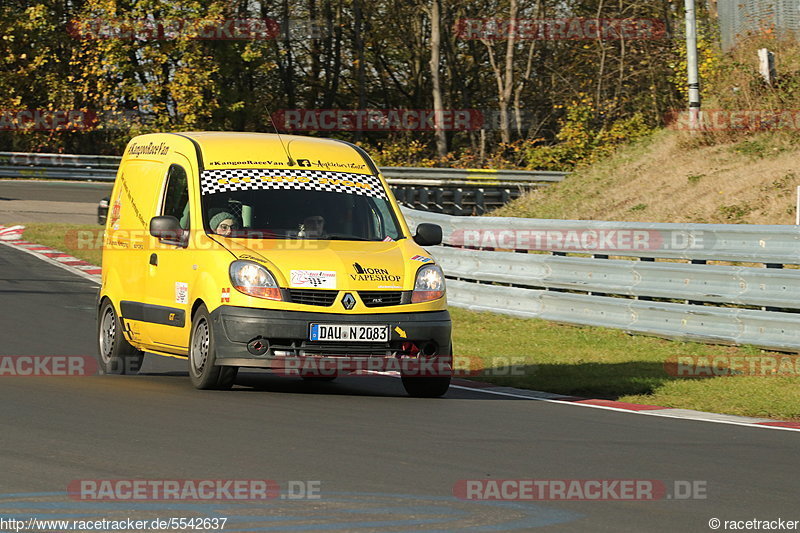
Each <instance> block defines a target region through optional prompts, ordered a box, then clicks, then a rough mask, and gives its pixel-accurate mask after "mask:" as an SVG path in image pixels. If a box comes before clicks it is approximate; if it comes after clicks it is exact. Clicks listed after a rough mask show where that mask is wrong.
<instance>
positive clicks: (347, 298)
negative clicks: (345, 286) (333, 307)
mask: <svg viewBox="0 0 800 533" xmlns="http://www.w3.org/2000/svg"><path fill="white" fill-rule="evenodd" d="M342 305H343V306H344V308H345V309H347V310H348V311H349V310H350V309H352V308H353V307H355V306H356V299H355V297H353V295H352V294H350V293H349V292H348V293H346V294H345V295H344V298H342Z"/></svg>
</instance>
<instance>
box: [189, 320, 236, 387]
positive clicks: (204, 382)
mask: <svg viewBox="0 0 800 533" xmlns="http://www.w3.org/2000/svg"><path fill="white" fill-rule="evenodd" d="M215 361H216V355H215V345H214V330H213V328H212V327H211V318H210V317H209V314H208V309H206V306H205V305H201V306H200V307H199V308H198V309H197V312H196V313H195V315H194V319H193V320H192V335H191V338H190V339H189V378H190V379H191V380H192V385H194V386H195V388H197V389H218V390H223V389H230V388H231V387H232V386H233V381H234V380H235V379H236V374H237V373H238V370H239V369H238V368H237V367H232V366H217V365H215V364H214V362H215Z"/></svg>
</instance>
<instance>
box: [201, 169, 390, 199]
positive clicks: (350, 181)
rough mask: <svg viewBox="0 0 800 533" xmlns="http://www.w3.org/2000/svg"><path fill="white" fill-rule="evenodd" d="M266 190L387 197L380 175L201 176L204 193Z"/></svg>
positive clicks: (260, 172) (271, 172)
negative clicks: (293, 190)
mask: <svg viewBox="0 0 800 533" xmlns="http://www.w3.org/2000/svg"><path fill="white" fill-rule="evenodd" d="M263 189H295V190H306V191H328V192H338V193H344V194H357V195H360V196H374V197H376V198H386V191H385V190H384V189H383V185H381V181H380V179H379V178H378V177H377V176H369V175H366V174H353V173H350V172H330V171H325V170H294V169H286V170H281V169H260V168H226V169H214V170H204V171H203V172H202V173H201V174H200V190H201V193H202V194H204V195H206V194H216V193H220V192H231V191H248V190H249V191H255V190H263Z"/></svg>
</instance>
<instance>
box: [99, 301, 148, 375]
mask: <svg viewBox="0 0 800 533" xmlns="http://www.w3.org/2000/svg"><path fill="white" fill-rule="evenodd" d="M143 360H144V352H142V351H140V350H137V349H136V348H134V347H133V346H131V344H130V343H129V342H128V340H127V339H126V338H125V334H124V333H123V331H122V324H121V322H120V320H119V316H118V315H117V311H116V310H115V309H114V305H113V304H112V303H111V301H110V300H108V299H104V300H103V304H102V305H101V306H100V311H99V312H98V314H97V362H98V363H99V365H100V370H101V371H102V372H103V373H104V374H138V373H139V369H140V368H141V367H142V361H143Z"/></svg>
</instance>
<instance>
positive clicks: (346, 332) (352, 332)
mask: <svg viewBox="0 0 800 533" xmlns="http://www.w3.org/2000/svg"><path fill="white" fill-rule="evenodd" d="M309 340H312V341H328V342H388V341H389V325H388V324H379V325H376V324H311V334H310V335H309Z"/></svg>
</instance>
